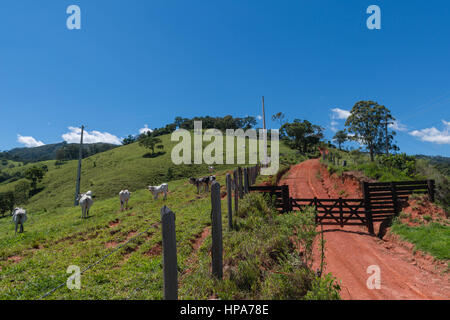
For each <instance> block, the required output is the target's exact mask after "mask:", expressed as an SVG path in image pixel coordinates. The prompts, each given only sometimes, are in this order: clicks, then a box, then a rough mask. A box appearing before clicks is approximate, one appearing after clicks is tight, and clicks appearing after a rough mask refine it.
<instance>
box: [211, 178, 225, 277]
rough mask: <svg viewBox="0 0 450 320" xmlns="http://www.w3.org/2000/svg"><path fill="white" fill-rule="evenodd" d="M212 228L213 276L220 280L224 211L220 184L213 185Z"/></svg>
mask: <svg viewBox="0 0 450 320" xmlns="http://www.w3.org/2000/svg"><path fill="white" fill-rule="evenodd" d="M211 220H212V221H211V226H212V227H211V228H212V248H211V258H212V274H213V276H214V277H216V278H218V279H222V276H223V262H222V259H223V243H222V209H221V205H220V184H219V183H218V182H217V181H214V182H213V184H212V185H211Z"/></svg>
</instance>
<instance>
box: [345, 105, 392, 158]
mask: <svg viewBox="0 0 450 320" xmlns="http://www.w3.org/2000/svg"><path fill="white" fill-rule="evenodd" d="M394 120H395V118H394V117H393V116H392V115H391V112H390V111H389V109H388V108H386V107H385V106H382V105H379V104H378V103H377V102H374V101H359V102H357V103H356V104H355V105H354V106H353V108H352V110H351V111H350V116H349V117H348V118H347V121H346V122H345V125H346V127H347V130H348V132H349V133H352V134H353V135H352V136H350V139H352V140H355V141H358V142H359V143H361V144H363V145H365V146H366V147H367V149H368V151H369V153H370V160H371V161H374V155H375V154H379V153H382V152H383V150H386V146H387V149H388V150H398V147H397V146H395V145H394V144H393V140H394V136H395V132H394V131H390V130H389V129H388V134H387V136H386V132H385V130H386V124H388V123H391V122H392V121H394Z"/></svg>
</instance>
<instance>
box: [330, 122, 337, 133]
mask: <svg viewBox="0 0 450 320" xmlns="http://www.w3.org/2000/svg"><path fill="white" fill-rule="evenodd" d="M338 124H339V123H338V122H337V121H335V120H331V127H330V130H331V131H333V132H337V131H338V128H337V125H338Z"/></svg>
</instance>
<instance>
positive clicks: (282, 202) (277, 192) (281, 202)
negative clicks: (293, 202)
mask: <svg viewBox="0 0 450 320" xmlns="http://www.w3.org/2000/svg"><path fill="white" fill-rule="evenodd" d="M248 189H249V191H257V192H263V193H268V194H269V195H271V196H275V207H276V208H277V210H278V211H280V212H283V213H285V212H289V211H290V201H289V186H288V185H282V186H250V187H249V188H248Z"/></svg>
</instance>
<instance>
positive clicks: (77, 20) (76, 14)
mask: <svg viewBox="0 0 450 320" xmlns="http://www.w3.org/2000/svg"><path fill="white" fill-rule="evenodd" d="M66 13H67V14H70V16H69V17H68V18H67V20H66V26H67V29H69V30H74V29H76V30H80V29H81V9H80V7H79V6H77V5H70V6H68V7H67V10H66Z"/></svg>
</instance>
